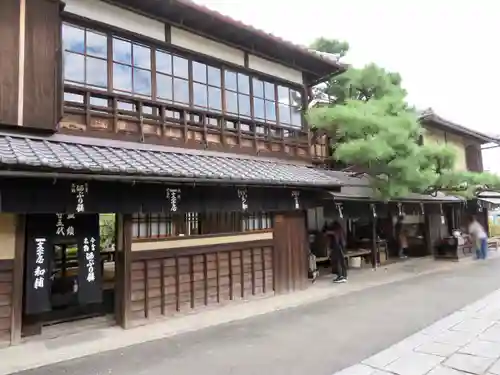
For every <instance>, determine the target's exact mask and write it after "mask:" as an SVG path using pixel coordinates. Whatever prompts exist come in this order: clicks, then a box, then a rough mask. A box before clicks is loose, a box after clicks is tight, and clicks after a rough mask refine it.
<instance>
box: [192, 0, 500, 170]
mask: <svg viewBox="0 0 500 375" xmlns="http://www.w3.org/2000/svg"><path fill="white" fill-rule="evenodd" d="M196 1H197V2H198V3H200V4H204V5H206V6H208V7H210V8H212V9H215V10H218V11H220V12H221V13H224V14H227V15H229V16H231V17H233V18H236V19H239V20H241V21H243V22H245V23H248V24H252V25H253V26H255V27H258V28H261V29H263V30H265V31H267V32H271V33H273V34H275V35H277V36H280V37H282V38H285V39H287V40H290V41H293V42H295V43H299V44H304V45H307V44H309V43H310V42H311V41H312V40H314V39H315V38H316V37H318V36H324V37H329V38H337V39H343V40H347V41H348V42H349V43H350V45H351V51H350V53H349V60H350V61H352V62H354V63H355V64H356V65H358V64H365V63H368V62H372V61H373V62H376V63H377V64H380V65H382V66H384V67H385V68H387V69H391V70H394V71H398V72H399V73H401V75H402V76H403V80H404V81H403V84H404V86H405V87H406V88H407V90H408V91H409V100H410V101H411V102H412V103H414V104H415V105H417V106H418V107H421V108H426V107H433V108H434V109H435V111H436V112H437V113H439V115H441V116H443V117H446V118H448V119H450V120H451V121H454V122H456V123H459V124H461V125H464V126H467V127H469V128H472V129H476V130H478V131H482V132H487V133H497V134H498V133H500V120H499V119H498V116H497V107H498V105H499V104H498V103H497V102H498V100H499V96H497V91H498V88H499V87H500V54H499V53H498V49H500V45H499V35H500V21H499V20H500V3H498V2H496V1H493V0H478V1H474V2H472V1H465V0H464V1H457V0H404V1H397V0H378V1H373V0H348V1H346V0H310V1H308V2H307V3H304V2H301V1H289V0H253V1H245V0H196ZM306 4H307V7H306V6H305V5H306ZM498 156H500V151H499V150H494V151H489V152H485V153H484V162H485V167H486V168H488V169H491V170H495V171H497V172H500V166H496V165H495V164H498V163H496V162H495V159H497V158H498Z"/></svg>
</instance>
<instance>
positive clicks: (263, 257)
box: [260, 248, 267, 293]
mask: <svg viewBox="0 0 500 375" xmlns="http://www.w3.org/2000/svg"><path fill="white" fill-rule="evenodd" d="M260 261H261V263H262V292H263V293H267V280H266V251H265V248H262V252H261V260H260Z"/></svg>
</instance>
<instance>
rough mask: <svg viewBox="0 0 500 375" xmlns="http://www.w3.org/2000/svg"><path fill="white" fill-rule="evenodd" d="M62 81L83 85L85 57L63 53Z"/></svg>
mask: <svg viewBox="0 0 500 375" xmlns="http://www.w3.org/2000/svg"><path fill="white" fill-rule="evenodd" d="M64 79H65V80H70V81H75V82H80V83H85V57H83V55H77V54H74V53H71V52H65V53H64Z"/></svg>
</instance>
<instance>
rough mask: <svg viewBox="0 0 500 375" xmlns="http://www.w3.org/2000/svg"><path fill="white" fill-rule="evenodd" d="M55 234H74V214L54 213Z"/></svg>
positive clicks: (68, 235) (61, 235)
mask: <svg viewBox="0 0 500 375" xmlns="http://www.w3.org/2000/svg"><path fill="white" fill-rule="evenodd" d="M55 216H56V225H55V235H56V237H60V238H61V237H62V238H64V237H74V236H75V215H74V214H69V215H66V214H56V215H55Z"/></svg>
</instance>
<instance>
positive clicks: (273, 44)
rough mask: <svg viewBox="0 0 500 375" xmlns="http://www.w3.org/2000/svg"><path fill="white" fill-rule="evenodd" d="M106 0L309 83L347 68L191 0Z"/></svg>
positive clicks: (328, 57) (328, 58)
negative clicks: (261, 60)
mask: <svg viewBox="0 0 500 375" xmlns="http://www.w3.org/2000/svg"><path fill="white" fill-rule="evenodd" d="M105 1H107V2H110V3H114V4H116V5H120V6H124V7H127V8H131V9H135V10H138V11H140V12H143V13H145V14H149V15H152V16H154V17H157V18H161V19H163V20H166V21H168V22H169V23H171V24H173V25H175V26H178V27H180V28H184V29H186V30H190V31H192V32H195V33H198V34H201V35H204V36H207V37H209V38H213V39H215V40H218V41H221V42H224V43H227V44H229V45H232V46H235V47H239V48H241V49H243V50H245V51H247V52H250V53H254V54H256V55H259V56H261V57H263V58H268V59H271V60H274V61H276V62H279V63H281V64H283V65H286V66H289V67H291V68H294V69H297V70H300V71H302V72H303V73H304V74H305V78H306V83H307V82H310V83H312V82H316V81H318V80H321V79H324V78H325V77H327V76H330V75H332V74H340V73H342V72H344V71H346V70H347V65H345V64H342V63H340V62H338V61H336V59H333V58H331V57H330V56H324V55H323V54H318V53H316V52H315V51H310V50H308V49H307V48H306V47H303V46H300V45H297V44H294V43H291V42H289V41H286V40H284V39H282V38H279V37H277V36H274V35H272V34H269V33H266V32H265V31H263V30H259V29H257V28H255V27H253V26H250V25H247V24H245V23H243V22H240V21H237V20H235V19H232V18H231V17H229V16H226V15H224V14H222V13H219V12H217V11H215V10H212V9H210V8H207V7H205V6H203V5H200V4H197V3H195V2H193V1H191V0H160V1H159V0H105Z"/></svg>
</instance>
